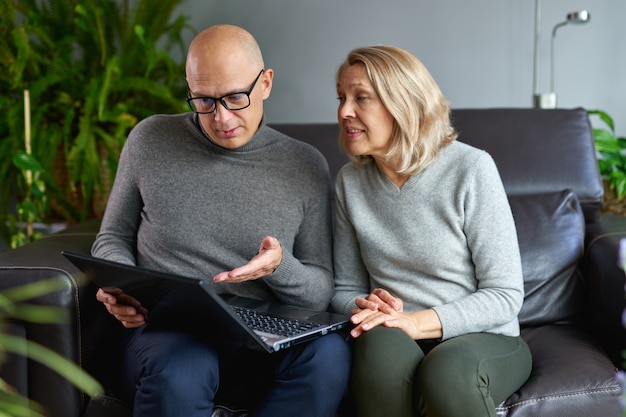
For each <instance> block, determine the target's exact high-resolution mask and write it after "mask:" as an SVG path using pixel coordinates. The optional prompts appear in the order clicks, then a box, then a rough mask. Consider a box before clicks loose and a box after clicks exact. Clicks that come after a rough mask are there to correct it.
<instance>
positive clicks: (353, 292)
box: [331, 172, 370, 315]
mask: <svg viewBox="0 0 626 417" xmlns="http://www.w3.org/2000/svg"><path fill="white" fill-rule="evenodd" d="M335 188H336V196H335V210H334V223H333V228H334V230H333V254H334V257H333V258H334V269H335V295H334V297H333V299H332V302H331V306H332V308H333V310H335V311H336V312H338V313H343V314H347V315H351V314H352V309H354V308H355V307H356V305H355V300H356V298H357V297H366V296H367V295H368V294H369V291H370V283H369V275H368V272H367V269H366V267H365V265H364V264H363V261H362V260H361V251H360V249H359V242H358V239H357V236H356V232H355V230H354V227H353V226H352V224H351V222H350V220H349V219H348V216H347V214H346V198H345V197H346V194H345V193H346V187H345V182H344V175H342V174H341V172H340V173H339V175H338V176H337V181H336V187H335Z"/></svg>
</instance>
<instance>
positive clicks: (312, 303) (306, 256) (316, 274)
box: [264, 171, 333, 311]
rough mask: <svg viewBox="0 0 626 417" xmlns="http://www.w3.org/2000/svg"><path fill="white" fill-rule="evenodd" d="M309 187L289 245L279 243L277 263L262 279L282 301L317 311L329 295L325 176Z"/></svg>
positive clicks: (328, 213)
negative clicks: (293, 238)
mask: <svg viewBox="0 0 626 417" xmlns="http://www.w3.org/2000/svg"><path fill="white" fill-rule="evenodd" d="M324 172H327V171H324ZM311 187H312V188H313V189H315V190H312V198H311V199H310V202H309V204H308V205H307V208H306V209H305V214H304V217H303V220H302V223H301V224H300V227H299V229H298V233H297V235H296V237H295V241H294V242H293V245H285V244H284V242H283V259H282V261H281V264H280V266H279V267H278V268H277V269H276V271H275V272H274V273H273V274H272V275H270V276H268V277H266V278H264V280H265V281H266V282H267V284H268V285H269V286H270V288H271V289H272V291H273V292H274V294H275V295H276V297H277V298H278V299H279V300H281V301H282V302H284V303H287V304H295V305H300V306H304V307H308V308H312V309H315V310H320V311H321V310H326V309H327V308H328V305H329V303H330V299H331V297H332V294H333V271H332V252H331V246H332V238H331V233H332V231H331V206H330V198H331V197H330V180H329V177H328V176H325V177H324V179H323V180H321V179H320V180H318V181H313V183H312V184H311ZM290 247H291V248H292V249H291V250H290Z"/></svg>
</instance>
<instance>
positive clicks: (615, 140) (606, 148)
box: [587, 110, 626, 199]
mask: <svg viewBox="0 0 626 417" xmlns="http://www.w3.org/2000/svg"><path fill="white" fill-rule="evenodd" d="M587 112H588V114H589V115H590V116H597V117H598V118H599V119H600V120H601V121H602V122H603V123H604V125H605V126H606V128H594V129H593V136H594V140H595V146H596V151H597V152H598V167H599V169H600V175H602V176H603V177H604V178H605V179H606V180H607V181H608V182H609V185H610V187H611V189H613V190H614V191H615V193H616V195H617V198H619V199H622V198H624V197H625V196H626V138H624V137H617V136H616V135H615V123H614V121H613V118H612V117H611V116H609V115H608V113H606V112H605V111H603V110H588V111H587Z"/></svg>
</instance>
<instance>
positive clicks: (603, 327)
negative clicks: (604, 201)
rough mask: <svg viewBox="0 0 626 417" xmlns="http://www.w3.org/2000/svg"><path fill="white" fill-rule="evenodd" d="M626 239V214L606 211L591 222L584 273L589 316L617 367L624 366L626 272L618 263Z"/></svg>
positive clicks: (594, 329) (588, 226) (625, 344)
mask: <svg viewBox="0 0 626 417" xmlns="http://www.w3.org/2000/svg"><path fill="white" fill-rule="evenodd" d="M622 238H626V217H624V216H618V215H613V214H602V215H601V216H600V219H599V221H597V222H593V223H590V224H588V225H587V235H586V244H585V248H586V250H585V257H584V262H583V268H582V270H583V275H584V276H585V279H586V284H587V289H588V301H589V305H588V306H587V308H588V318H589V319H590V321H591V329H592V331H594V332H595V333H597V337H598V339H599V340H601V342H602V344H603V347H604V348H605V350H606V351H607V353H608V355H609V356H610V357H611V360H612V361H613V362H614V363H615V365H616V366H618V367H620V368H623V367H624V364H623V359H622V352H624V351H626V330H625V329H624V323H623V322H622V314H623V312H624V309H625V308H626V298H625V292H624V285H625V284H626V278H625V274H624V271H623V270H622V269H621V268H620V267H619V265H618V253H619V242H620V240H621V239H622Z"/></svg>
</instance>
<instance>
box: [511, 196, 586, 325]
mask: <svg viewBox="0 0 626 417" xmlns="http://www.w3.org/2000/svg"><path fill="white" fill-rule="evenodd" d="M509 203H510V205H511V210H512V212H513V217H514V219H515V226H516V228H517V236H518V241H519V246H520V253H521V257H522V270H523V274H524V291H525V297H524V304H523V306H522V310H521V312H520V314H519V320H520V324H521V326H522V327H525V326H533V327H536V326H541V325H544V324H550V323H557V322H562V321H567V320H571V319H573V318H574V317H575V316H576V315H578V314H580V312H581V306H582V305H583V303H582V301H581V300H582V298H581V297H582V294H584V290H583V283H582V282H581V280H580V278H579V276H578V273H577V267H578V263H579V261H580V259H581V257H582V255H583V251H584V238H585V220H584V217H583V213H582V209H581V207H580V203H579V202H578V198H577V197H576V194H574V193H573V192H572V191H569V190H565V191H561V192H555V193H545V194H532V195H521V196H513V197H509Z"/></svg>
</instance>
